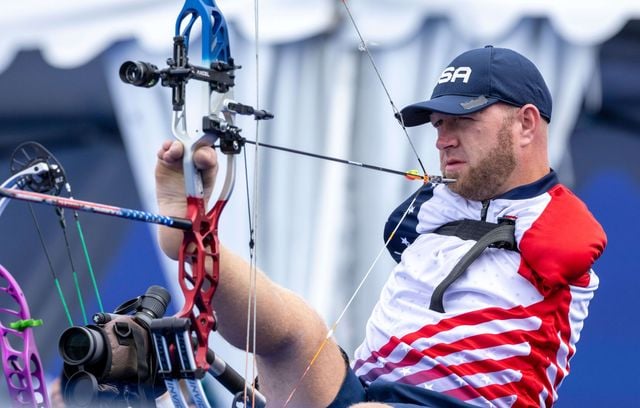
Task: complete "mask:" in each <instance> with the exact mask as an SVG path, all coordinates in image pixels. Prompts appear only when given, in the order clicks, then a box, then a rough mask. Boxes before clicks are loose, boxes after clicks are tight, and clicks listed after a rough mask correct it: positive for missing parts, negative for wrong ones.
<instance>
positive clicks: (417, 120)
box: [398, 95, 499, 127]
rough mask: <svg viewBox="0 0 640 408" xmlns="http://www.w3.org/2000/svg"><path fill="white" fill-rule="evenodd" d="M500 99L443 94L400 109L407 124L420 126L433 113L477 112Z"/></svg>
mask: <svg viewBox="0 0 640 408" xmlns="http://www.w3.org/2000/svg"><path fill="white" fill-rule="evenodd" d="M498 101H499V100H498V99H495V98H487V97H485V96H465V95H442V96H438V97H436V98H433V99H431V100H428V101H424V102H418V103H414V104H413V105H409V106H407V107H405V108H404V109H402V110H401V111H400V115H402V119H400V118H398V120H401V122H402V123H404V125H405V126H407V127H411V126H418V125H422V124H424V123H428V122H429V121H430V120H431V113H433V112H438V113H445V114H447V115H466V114H468V113H473V112H477V111H479V110H482V109H484V108H486V107H488V106H491V105H493V104H494V103H496V102H498Z"/></svg>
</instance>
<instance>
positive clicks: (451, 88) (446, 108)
mask: <svg viewBox="0 0 640 408" xmlns="http://www.w3.org/2000/svg"><path fill="white" fill-rule="evenodd" d="M496 102H505V103H508V104H510V105H514V106H518V107H520V106H524V105H526V104H528V103H530V104H533V105H535V106H536V107H537V108H538V110H539V111H540V115H541V116H542V117H543V118H545V119H546V120H547V122H550V121H551V93H550V92H549V88H547V84H546V83H545V82H544V79H543V78H542V74H540V71H538V68H536V66H535V65H534V64H533V62H531V61H529V60H528V59H527V58H526V57H524V56H523V55H521V54H518V53H517V52H515V51H512V50H510V49H507V48H495V47H493V46H491V45H488V46H486V47H484V48H477V49H474V50H471V51H467V52H465V53H463V54H460V55H459V56H458V57H456V58H455V59H454V60H453V61H451V64H449V66H448V67H447V68H446V69H445V70H444V71H443V72H442V75H441V76H440V79H439V80H438V83H437V84H436V87H435V88H434V89H433V93H432V94H431V99H430V100H428V101H424V102H418V103H415V104H413V105H409V106H407V107H405V108H404V109H402V111H401V114H402V118H403V120H404V124H405V126H417V125H422V124H423V123H427V122H429V120H430V115H431V113H432V112H439V113H446V114H449V115H466V114H468V113H473V112H477V111H479V110H482V109H484V108H486V107H488V106H491V105H493V104H494V103H496Z"/></svg>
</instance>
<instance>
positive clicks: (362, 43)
mask: <svg viewBox="0 0 640 408" xmlns="http://www.w3.org/2000/svg"><path fill="white" fill-rule="evenodd" d="M341 2H342V4H343V6H344V8H345V10H346V13H347V15H348V17H349V20H350V21H351V24H352V25H353V27H354V29H355V31H356V33H357V36H358V38H359V40H360V43H359V46H358V49H359V50H360V51H363V52H364V53H365V54H366V55H367V58H368V59H369V61H370V63H371V65H372V67H373V69H374V71H375V73H376V76H377V77H378V81H379V82H380V84H381V86H382V88H383V90H384V92H385V94H386V95H387V100H388V101H389V104H390V105H391V109H392V111H393V114H394V116H395V117H396V118H398V121H399V123H400V126H401V128H402V131H403V134H404V135H405V138H406V140H407V141H408V142H409V145H410V146H411V150H412V151H413V154H414V155H415V157H416V159H417V160H418V164H419V165H420V168H421V169H422V172H423V177H422V178H423V180H425V184H424V185H423V186H422V187H421V188H420V189H418V191H417V192H416V193H415V195H414V196H413V199H412V200H411V202H410V204H409V205H408V206H407V209H406V210H405V211H404V213H403V214H402V217H401V218H400V220H399V221H398V223H397V224H396V225H395V227H394V228H393V231H392V232H391V234H390V236H389V238H388V239H387V240H386V241H385V243H384V245H383V247H382V248H381V249H380V251H378V254H377V255H376V257H375V259H374V260H373V262H372V263H371V265H370V266H369V268H368V269H367V272H366V273H365V274H364V277H363V278H362V279H361V281H360V283H359V284H358V286H357V287H356V289H355V291H354V292H353V294H352V295H351V297H350V298H349V300H348V302H347V304H346V305H345V307H344V308H343V309H342V311H341V312H340V314H339V316H338V318H337V319H336V320H335V321H334V323H333V324H332V325H331V326H330V328H329V330H328V331H327V335H326V336H325V338H324V339H323V341H322V343H321V344H320V346H319V347H318V349H317V351H316V352H315V353H314V355H313V357H312V358H311V360H310V361H309V363H308V364H307V366H306V367H305V369H304V371H303V372H302V375H301V376H300V378H299V379H298V381H297V382H296V384H295V386H294V388H293V389H292V391H291V393H290V394H289V396H288V397H287V400H286V401H285V403H284V407H283V408H286V407H287V406H288V405H289V403H290V402H291V401H292V399H293V396H294V394H295V393H296V391H297V389H298V388H299V386H300V384H302V381H303V380H304V378H305V377H306V375H307V374H308V373H309V371H310V370H311V367H312V366H313V364H314V363H315V361H316V360H317V358H318V356H319V355H320V353H321V352H322V350H323V349H324V347H325V346H326V345H327V343H328V342H329V340H330V339H331V337H332V336H333V335H334V334H335V332H336V330H337V327H338V325H339V324H340V322H341V321H342V319H343V317H344V316H345V314H346V312H347V310H348V309H349V308H350V307H351V305H352V304H353V301H354V300H355V298H356V296H357V295H358V293H359V292H360V290H361V289H362V287H363V286H364V284H365V282H366V281H367V279H368V278H369V276H370V275H371V273H372V271H373V269H374V268H375V266H376V264H377V263H378V261H379V259H380V257H381V255H382V254H383V253H384V251H385V250H386V249H387V247H388V246H389V243H390V242H391V239H392V238H393V237H394V236H395V233H396V231H397V230H398V229H399V228H400V225H402V222H403V221H404V219H405V218H406V216H407V214H408V213H409V212H410V211H411V210H412V208H413V205H414V204H415V202H416V200H417V198H418V197H419V195H420V193H421V192H422V190H423V188H425V186H427V185H428V184H427V182H428V180H429V176H428V174H427V171H426V168H425V166H424V164H423V162H422V159H420V155H419V154H418V151H417V149H416V147H415V145H414V143H413V141H412V140H411V138H410V137H409V133H408V131H407V128H406V126H405V124H404V119H403V117H402V114H401V113H400V111H399V110H398V108H397V107H396V104H395V103H394V101H393V98H392V97H391V94H390V92H389V89H388V88H387V86H386V84H385V82H384V80H383V79H382V75H381V74H380V70H379V69H378V66H377V65H376V63H375V60H374V58H373V55H372V54H371V51H370V50H369V47H368V45H367V42H366V41H365V39H364V36H363V35H362V33H361V32H360V29H359V27H358V24H357V23H356V20H355V18H354V17H353V14H352V13H351V9H350V8H349V5H348V3H347V0H341Z"/></svg>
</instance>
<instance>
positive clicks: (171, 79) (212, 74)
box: [119, 36, 273, 154]
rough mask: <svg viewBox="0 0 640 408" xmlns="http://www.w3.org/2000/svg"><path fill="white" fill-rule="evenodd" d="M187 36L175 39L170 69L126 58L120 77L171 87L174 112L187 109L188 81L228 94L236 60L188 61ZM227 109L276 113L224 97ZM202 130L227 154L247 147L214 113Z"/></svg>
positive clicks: (258, 114)
mask: <svg viewBox="0 0 640 408" xmlns="http://www.w3.org/2000/svg"><path fill="white" fill-rule="evenodd" d="M185 39H186V38H185V36H175V37H174V38H173V57H172V58H168V59H167V65H168V67H167V68H164V69H158V67H157V66H155V65H153V64H152V63H150V62H144V61H126V62H124V63H123V64H122V65H121V66H120V70H119V76H120V79H121V80H122V81H123V82H125V83H127V84H131V85H134V86H139V87H143V88H151V87H153V86H155V85H156V84H158V82H160V84H161V85H162V86H165V87H169V88H171V100H172V104H173V110H174V111H180V110H182V109H183V108H184V104H185V92H186V84H187V82H188V81H189V80H190V79H194V80H198V81H203V82H207V83H208V84H209V87H210V89H211V91H214V92H218V93H221V94H224V93H227V92H228V91H229V90H230V89H231V88H232V87H233V86H234V85H235V82H234V80H235V75H234V72H235V70H236V69H239V68H242V67H241V66H237V65H234V63H233V59H232V58H229V62H224V61H214V62H212V63H211V66H210V67H200V66H197V65H192V64H190V63H189V57H188V56H187V46H186V44H185ZM224 109H225V110H226V111H228V112H233V113H237V114H239V115H251V116H253V117H254V118H255V119H256V120H261V119H272V118H273V114H272V113H270V112H268V111H266V110H261V109H255V108H253V107H252V106H249V105H244V104H241V103H238V102H235V101H231V100H225V101H224ZM202 130H203V131H204V132H205V133H209V134H213V135H214V136H217V137H218V138H219V139H220V148H221V150H222V152H223V153H225V154H236V153H239V152H240V150H241V148H242V146H244V139H243V138H242V137H241V136H240V129H239V128H238V127H236V126H233V125H230V124H228V123H227V122H226V121H221V120H220V119H219V118H217V117H215V116H205V117H204V118H203V122H202Z"/></svg>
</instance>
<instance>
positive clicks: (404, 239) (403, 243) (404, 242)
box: [400, 237, 410, 246]
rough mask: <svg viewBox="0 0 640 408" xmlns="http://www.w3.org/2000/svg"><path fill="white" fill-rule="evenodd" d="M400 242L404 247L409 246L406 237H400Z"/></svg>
mask: <svg viewBox="0 0 640 408" xmlns="http://www.w3.org/2000/svg"><path fill="white" fill-rule="evenodd" d="M400 241H401V242H402V245H404V246H409V244H410V242H409V240H408V239H407V237H402V239H401V240H400Z"/></svg>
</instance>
